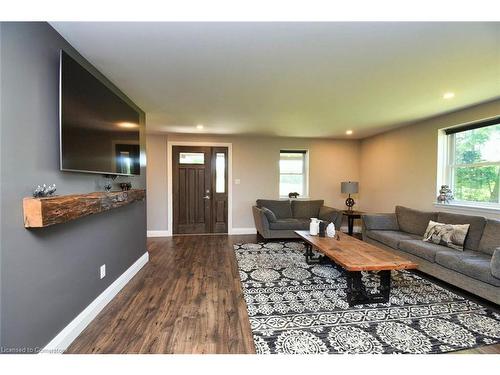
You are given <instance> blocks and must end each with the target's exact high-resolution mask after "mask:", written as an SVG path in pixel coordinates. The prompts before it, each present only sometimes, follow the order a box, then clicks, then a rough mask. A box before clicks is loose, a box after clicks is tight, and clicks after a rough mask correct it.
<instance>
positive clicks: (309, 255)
mask: <svg viewBox="0 0 500 375" xmlns="http://www.w3.org/2000/svg"><path fill="white" fill-rule="evenodd" d="M305 245H306V263H307V264H318V263H323V262H324V261H325V258H326V257H325V256H322V255H320V256H317V257H314V255H313V251H312V249H313V247H312V245H311V244H310V243H308V242H306V243H305Z"/></svg>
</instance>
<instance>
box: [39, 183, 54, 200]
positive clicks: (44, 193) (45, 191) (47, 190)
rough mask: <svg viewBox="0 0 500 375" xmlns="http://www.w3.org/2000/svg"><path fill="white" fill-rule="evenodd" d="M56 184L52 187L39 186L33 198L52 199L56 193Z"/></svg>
mask: <svg viewBox="0 0 500 375" xmlns="http://www.w3.org/2000/svg"><path fill="white" fill-rule="evenodd" d="M56 190H57V188H56V184H52V185H49V186H47V185H45V184H43V186H40V185H38V186H37V187H36V189H35V190H33V197H35V198H45V197H51V196H53V195H54V193H55V192H56Z"/></svg>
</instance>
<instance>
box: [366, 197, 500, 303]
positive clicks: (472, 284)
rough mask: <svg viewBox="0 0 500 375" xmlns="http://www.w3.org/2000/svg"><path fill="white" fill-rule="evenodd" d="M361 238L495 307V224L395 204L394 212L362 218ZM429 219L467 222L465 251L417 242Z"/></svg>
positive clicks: (499, 234) (498, 276)
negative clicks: (402, 257)
mask: <svg viewBox="0 0 500 375" xmlns="http://www.w3.org/2000/svg"><path fill="white" fill-rule="evenodd" d="M362 219H363V229H362V234H363V240H364V241H366V242H368V243H372V244H375V245H378V246H380V247H382V248H385V249H387V250H389V251H391V252H393V253H396V254H399V255H403V256H404V257H405V258H407V259H410V260H412V261H415V262H417V263H418V264H419V267H418V269H419V270H420V271H422V272H425V273H428V274H429V275H432V276H434V277H436V278H438V279H441V280H443V281H446V282H448V283H450V284H452V285H455V286H457V287H459V288H462V289H464V290H467V291H468V292H471V293H473V294H476V295H478V296H480V297H483V298H485V299H487V300H489V301H492V302H494V303H496V304H500V221H499V220H493V219H486V218H484V217H480V216H469V215H459V214H452V213H446V212H424V211H417V210H413V209H411V208H407V207H402V206H396V210H395V213H391V214H376V215H368V214H365V215H363V216H362ZM429 220H433V221H437V222H440V223H447V224H470V227H469V232H468V234H467V237H466V239H465V243H464V251H459V250H454V249H450V248H449V247H445V246H441V245H436V244H433V243H430V242H424V241H422V238H423V235H424V233H425V230H426V228H427V225H428V223H429Z"/></svg>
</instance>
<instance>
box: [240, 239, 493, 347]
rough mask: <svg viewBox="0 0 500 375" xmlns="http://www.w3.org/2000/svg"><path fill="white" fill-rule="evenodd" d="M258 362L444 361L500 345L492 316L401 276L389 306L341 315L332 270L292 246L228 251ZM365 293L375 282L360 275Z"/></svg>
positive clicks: (395, 276)
mask: <svg viewBox="0 0 500 375" xmlns="http://www.w3.org/2000/svg"><path fill="white" fill-rule="evenodd" d="M234 249H235V253H236V259H237V261H238V266H239V270H240V278H241V283H242V286H243V292H244V296H245V300H246V304H247V308H248V315H249V318H250V324H251V328H252V332H253V337H254V341H255V347H256V350H257V353H259V354H270V353H277V354H280V353H282V354H292V353H294V354H306V353H312V354H314V353H316V354H321V353H325V354H326V353H444V352H450V351H456V350H460V349H467V348H473V347H478V346H483V345H490V344H496V343H500V313H499V311H493V310H492V309H489V308H487V307H485V306H482V305H479V304H477V303H475V302H473V301H472V300H470V299H467V298H464V297H461V296H459V295H457V294H455V293H453V292H451V291H449V290H447V289H444V288H442V287H440V286H438V285H437V284H435V283H433V282H431V281H429V280H427V279H424V278H422V277H420V276H418V275H416V274H415V273H411V272H407V271H393V272H392V286H391V296H390V301H389V303H379V304H370V305H359V306H355V307H349V305H348V304H347V302H346V278H345V274H344V271H343V270H342V268H341V267H338V266H336V265H334V264H330V263H328V264H321V265H308V264H306V262H305V259H304V250H305V248H304V245H303V244H302V243H300V242H270V243H265V244H264V243H259V244H253V243H247V244H237V245H234ZM363 281H364V283H365V285H366V286H367V287H368V288H370V287H375V286H376V285H378V276H377V274H376V273H373V272H370V273H366V274H364V275H363Z"/></svg>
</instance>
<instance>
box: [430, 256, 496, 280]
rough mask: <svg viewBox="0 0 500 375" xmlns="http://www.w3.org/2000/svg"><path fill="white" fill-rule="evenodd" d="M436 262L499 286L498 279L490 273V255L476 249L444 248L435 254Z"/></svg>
mask: <svg viewBox="0 0 500 375" xmlns="http://www.w3.org/2000/svg"><path fill="white" fill-rule="evenodd" d="M436 263H438V264H440V265H441V266H443V267H446V268H448V269H450V270H453V271H457V272H460V273H461V274H463V275H467V276H469V277H472V278H474V279H476V280H481V281H483V282H485V283H488V284H491V285H495V286H500V279H497V278H496V277H494V276H493V275H492V273H491V257H490V256H489V255H486V254H483V253H480V252H477V251H470V250H467V251H456V250H446V251H440V252H439V253H437V254H436Z"/></svg>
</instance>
